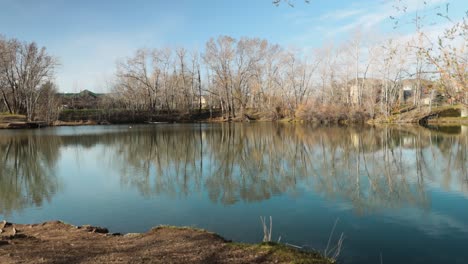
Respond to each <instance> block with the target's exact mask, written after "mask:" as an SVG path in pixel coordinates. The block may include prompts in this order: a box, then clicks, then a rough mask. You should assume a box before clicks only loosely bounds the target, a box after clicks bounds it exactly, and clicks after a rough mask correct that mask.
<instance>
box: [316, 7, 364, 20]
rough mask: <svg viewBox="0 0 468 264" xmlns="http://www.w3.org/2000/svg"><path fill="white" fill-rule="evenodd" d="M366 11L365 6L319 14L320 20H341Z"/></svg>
mask: <svg viewBox="0 0 468 264" xmlns="http://www.w3.org/2000/svg"><path fill="white" fill-rule="evenodd" d="M366 11H367V9H365V8H360V9H343V10H337V11H334V12H330V13H326V14H324V15H322V16H320V20H343V19H347V18H351V17H354V16H357V15H360V14H362V13H365V12H366Z"/></svg>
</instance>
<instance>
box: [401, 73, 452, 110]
mask: <svg viewBox="0 0 468 264" xmlns="http://www.w3.org/2000/svg"><path fill="white" fill-rule="evenodd" d="M418 85H419V86H420V89H421V90H420V92H421V95H420V98H421V100H420V103H421V104H422V105H430V104H431V103H441V102H442V101H443V100H444V97H445V96H444V94H442V93H440V92H439V91H438V90H437V89H436V85H435V83H434V82H432V81H430V80H425V79H421V80H419V82H418V80H417V79H405V80H402V81H401V92H400V102H401V103H405V104H407V103H412V104H416V97H415V96H416V94H417V89H418Z"/></svg>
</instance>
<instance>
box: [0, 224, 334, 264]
mask: <svg viewBox="0 0 468 264" xmlns="http://www.w3.org/2000/svg"><path fill="white" fill-rule="evenodd" d="M0 229H2V232H1V233H0V263H78V262H79V263H333V261H332V260H329V259H326V258H324V257H322V256H321V255H320V254H318V253H314V252H303V251H299V250H297V249H294V248H291V247H288V246H285V245H280V244H275V243H266V244H265V243H263V244H244V243H233V242H230V241H228V240H226V239H224V238H222V237H221V236H219V235H217V234H214V233H210V232H207V231H204V230H200V229H194V228H189V227H181V228H179V227H170V226H160V227H156V228H153V229H151V230H150V231H149V232H147V233H144V234H126V235H122V234H109V233H108V231H107V229H105V228H99V227H92V226H80V227H76V226H72V225H68V224H65V223H62V222H47V223H43V224H35V225H16V224H8V223H6V224H5V223H4V224H0Z"/></svg>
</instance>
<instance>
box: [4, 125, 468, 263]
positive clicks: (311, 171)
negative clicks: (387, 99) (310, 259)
mask: <svg viewBox="0 0 468 264" xmlns="http://www.w3.org/2000/svg"><path fill="white" fill-rule="evenodd" d="M467 146H468V127H452V128H446V129H427V128H418V127H400V128H340V127H312V126H307V125H291V124H284V125H282V124H272V123H264V124H261V123H258V124H203V125H199V124H195V125H182V124H174V125H169V124H160V125H153V126H151V125H149V126H134V127H133V128H129V127H128V126H97V127H63V128H48V129H42V130H30V131H29V130H17V131H10V130H9V131H6V130H3V131H0V165H1V167H0V219H1V218H5V219H7V220H9V221H12V222H17V223H36V222H42V221H47V220H55V219H61V220H64V221H65V222H69V223H72V224H75V225H82V224H92V225H99V226H106V227H108V228H109V229H110V230H111V231H113V232H124V233H126V232H145V231H147V230H148V229H149V228H151V227H152V226H156V225H160V224H170V225H182V226H196V227H200V228H205V229H208V230H211V231H215V232H217V233H220V234H221V235H223V236H225V237H226V238H229V239H233V240H235V241H246V242H259V241H261V239H262V237H263V233H262V228H261V224H260V220H259V216H270V215H271V216H272V217H273V238H274V239H275V240H276V239H277V238H278V237H279V236H281V241H282V242H288V243H291V244H295V245H301V246H304V247H306V248H315V249H318V250H323V249H325V247H326V244H327V241H328V236H329V234H330V231H331V228H332V226H333V223H334V222H335V220H336V219H337V218H339V221H338V224H337V228H336V235H335V240H336V239H337V237H338V235H339V234H340V233H341V232H343V233H344V236H345V242H344V249H343V252H342V255H341V261H342V262H343V263H380V256H382V259H383V263H426V264H427V263H468V251H467V250H465V248H466V245H467V244H468V150H467Z"/></svg>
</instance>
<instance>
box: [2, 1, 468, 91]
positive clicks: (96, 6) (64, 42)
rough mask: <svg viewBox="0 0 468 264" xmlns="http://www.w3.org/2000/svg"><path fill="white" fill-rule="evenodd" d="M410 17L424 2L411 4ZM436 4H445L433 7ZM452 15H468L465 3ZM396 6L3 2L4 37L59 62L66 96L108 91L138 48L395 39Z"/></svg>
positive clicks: (300, 45)
mask: <svg viewBox="0 0 468 264" xmlns="http://www.w3.org/2000/svg"><path fill="white" fill-rule="evenodd" d="M408 2H409V4H410V6H411V7H412V8H410V13H411V12H412V11H414V10H415V9H416V7H418V6H420V5H421V4H420V3H421V2H422V1H419V0H408ZM428 2H429V3H430V4H431V5H432V3H434V5H435V4H444V3H445V2H448V1H447V0H429V1H428ZM449 2H451V6H452V7H451V9H452V10H466V9H467V4H466V3H464V1H462V0H455V1H449ZM394 13H395V11H394V9H393V8H392V7H391V3H390V1H386V0H354V1H318V0H315V1H314V0H312V1H311V3H310V4H305V3H303V2H302V0H296V4H295V7H294V8H291V7H289V6H287V5H285V4H283V5H281V6H279V7H276V6H274V5H273V4H272V3H271V0H224V1H223V0H191V1H189V0H153V1H151V0H148V1H144V0H133V1H124V0H101V1H98V0H94V1H92V0H80V1H69V0H0V34H2V35H5V36H7V37H9V38H13V37H14V38H18V39H20V40H24V41H36V42H37V43H38V44H39V45H41V46H45V47H47V49H48V51H49V53H50V54H52V55H54V56H56V57H58V58H59V61H60V63H61V65H60V67H59V69H58V70H57V78H56V81H57V83H58V85H59V89H60V90H62V91H79V90H82V89H90V90H94V91H97V92H102V91H106V90H107V86H108V80H110V79H111V78H112V73H113V71H114V69H115V63H116V61H117V60H118V59H119V58H123V57H126V56H130V55H132V53H133V52H134V51H135V50H136V49H138V48H152V47H167V46H169V47H186V48H188V49H198V50H199V51H203V48H204V44H205V42H206V41H207V40H208V39H209V38H211V37H217V36H219V35H230V36H233V37H236V38H239V37H241V36H247V37H260V38H265V39H268V40H269V41H271V42H273V43H278V44H281V45H283V46H285V47H294V48H297V49H311V48H314V47H319V46H321V45H322V44H323V43H329V42H331V41H333V40H338V41H340V40H342V39H344V38H345V36H346V35H347V34H349V33H350V32H352V31H353V30H354V29H355V28H356V27H358V28H361V29H364V30H372V31H373V32H381V33H382V32H384V33H385V34H395V32H394V30H392V29H391V26H390V23H389V19H388V17H389V16H390V15H394Z"/></svg>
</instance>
